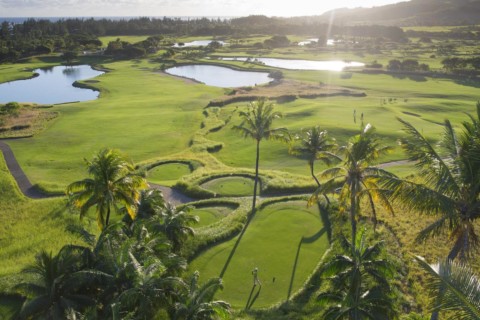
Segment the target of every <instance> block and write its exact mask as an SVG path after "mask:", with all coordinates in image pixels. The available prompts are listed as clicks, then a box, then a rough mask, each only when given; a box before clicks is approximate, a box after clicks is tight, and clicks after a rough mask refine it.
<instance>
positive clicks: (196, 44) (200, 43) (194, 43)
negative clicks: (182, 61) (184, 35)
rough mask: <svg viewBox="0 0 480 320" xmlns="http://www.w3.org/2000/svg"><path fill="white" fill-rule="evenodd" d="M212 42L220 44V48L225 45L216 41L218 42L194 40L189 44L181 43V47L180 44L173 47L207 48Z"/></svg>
mask: <svg viewBox="0 0 480 320" xmlns="http://www.w3.org/2000/svg"><path fill="white" fill-rule="evenodd" d="M213 41H217V42H218V43H220V44H221V45H222V46H224V45H226V42H223V41H218V40H195V41H191V42H182V44H183V45H180V43H175V44H174V45H173V46H174V47H176V48H183V47H200V46H204V47H205V46H208V45H209V44H210V43H212V42H213Z"/></svg>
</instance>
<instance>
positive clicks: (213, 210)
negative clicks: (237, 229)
mask: <svg viewBox="0 0 480 320" xmlns="http://www.w3.org/2000/svg"><path fill="white" fill-rule="evenodd" d="M231 211H232V208H231V207H227V206H211V207H200V208H197V209H195V210H193V211H192V214H193V215H196V216H198V217H199V218H200V222H199V223H198V224H197V225H196V226H197V227H204V226H208V225H210V224H212V223H214V222H215V221H218V220H220V219H222V218H224V217H225V216H227V215H228V214H229V213H230V212H231Z"/></svg>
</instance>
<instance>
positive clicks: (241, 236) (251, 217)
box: [219, 209, 257, 278]
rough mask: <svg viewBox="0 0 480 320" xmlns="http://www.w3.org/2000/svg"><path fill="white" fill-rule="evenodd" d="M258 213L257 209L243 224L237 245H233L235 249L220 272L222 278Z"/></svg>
mask: <svg viewBox="0 0 480 320" xmlns="http://www.w3.org/2000/svg"><path fill="white" fill-rule="evenodd" d="M256 213H257V210H256V209H255V212H254V213H253V214H251V215H249V216H248V217H247V222H246V223H245V225H244V226H243V229H242V232H240V235H239V236H238V239H237V241H236V242H235V245H234V246H233V249H232V251H231V252H230V255H229V256H228V259H227V261H225V265H224V266H223V269H222V271H221V272H220V276H219V277H220V278H223V276H224V275H225V272H226V271H227V268H228V265H229V264H230V261H231V260H232V258H233V255H234V254H235V251H237V248H238V245H239V244H240V241H241V240H242V238H243V235H244V234H245V231H247V228H248V225H249V224H250V222H251V221H252V219H253V217H254V216H255V214H256Z"/></svg>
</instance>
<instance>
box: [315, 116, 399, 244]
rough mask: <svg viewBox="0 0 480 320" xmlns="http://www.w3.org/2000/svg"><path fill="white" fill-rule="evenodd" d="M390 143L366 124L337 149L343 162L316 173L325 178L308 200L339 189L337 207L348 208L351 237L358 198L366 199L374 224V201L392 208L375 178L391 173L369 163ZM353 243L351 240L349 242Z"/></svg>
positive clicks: (354, 235) (389, 177)
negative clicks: (383, 144) (384, 143)
mask: <svg viewBox="0 0 480 320" xmlns="http://www.w3.org/2000/svg"><path fill="white" fill-rule="evenodd" d="M389 150H390V147H384V146H380V144H379V141H378V139H377V138H376V136H375V130H374V128H373V127H372V126H371V125H370V124H367V125H366V126H365V128H364V129H363V130H362V132H361V133H360V134H358V135H356V136H354V137H353V138H351V139H350V140H349V142H348V144H347V145H346V146H344V147H341V148H340V149H339V153H340V154H343V165H342V166H338V167H333V168H329V169H326V170H324V171H323V172H322V173H321V174H320V175H321V177H324V178H327V179H328V180H327V181H326V182H324V183H323V184H322V185H321V187H319V188H318V189H317V190H316V191H315V193H314V194H313V195H312V197H311V198H310V200H309V203H310V204H312V203H314V202H316V201H317V200H318V197H319V195H321V194H324V193H337V192H338V193H339V200H340V211H341V212H344V211H347V210H349V213H350V223H351V226H352V239H356V234H357V227H356V226H357V223H356V219H357V215H359V214H360V202H361V200H362V198H366V199H368V202H369V204H370V208H371V210H372V215H373V221H374V224H376V221H377V215H376V209H375V201H378V202H380V204H381V205H383V206H384V207H385V208H386V209H387V210H388V211H389V212H391V213H393V208H392V206H391V205H390V202H389V200H388V197H387V195H388V191H387V190H385V189H382V188H380V186H379V182H380V181H381V180H384V179H387V180H389V179H392V178H394V177H395V175H393V174H391V173H389V172H388V171H385V170H383V169H381V168H378V167H375V166H372V163H373V162H374V161H376V160H377V159H378V158H379V157H380V156H381V155H383V154H385V153H387V152H388V151H389ZM352 244H353V247H352V250H353V249H354V247H355V242H352Z"/></svg>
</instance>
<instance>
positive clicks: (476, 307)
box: [415, 256, 480, 320]
mask: <svg viewBox="0 0 480 320" xmlns="http://www.w3.org/2000/svg"><path fill="white" fill-rule="evenodd" d="M415 258H416V260H417V262H418V263H419V264H420V266H421V267H422V268H423V269H424V270H425V271H427V272H428V274H429V276H430V277H429V281H428V282H427V288H428V289H429V291H430V292H431V294H432V295H433V296H434V297H435V298H434V299H433V300H432V302H433V304H432V306H431V308H432V310H433V311H434V312H440V311H451V312H453V314H454V318H451V319H462V320H469V319H472V320H473V319H479V318H480V280H479V279H478V277H477V276H476V275H475V273H473V271H472V270H471V269H470V268H469V267H468V266H466V265H465V264H460V263H457V262H453V261H451V260H450V261H445V262H441V263H439V264H437V265H435V266H431V265H429V264H428V263H427V262H426V261H425V260H424V259H423V258H422V257H418V256H417V257H415ZM453 314H452V316H453Z"/></svg>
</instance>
